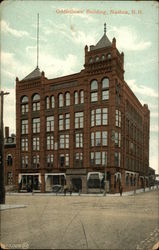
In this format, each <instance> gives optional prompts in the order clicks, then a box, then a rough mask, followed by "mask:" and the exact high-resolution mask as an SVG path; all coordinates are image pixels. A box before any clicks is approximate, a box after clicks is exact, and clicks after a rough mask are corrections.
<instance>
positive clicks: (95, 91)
mask: <svg viewBox="0 0 159 250" xmlns="http://www.w3.org/2000/svg"><path fill="white" fill-rule="evenodd" d="M97 101H98V83H97V81H96V80H93V81H91V102H97Z"/></svg>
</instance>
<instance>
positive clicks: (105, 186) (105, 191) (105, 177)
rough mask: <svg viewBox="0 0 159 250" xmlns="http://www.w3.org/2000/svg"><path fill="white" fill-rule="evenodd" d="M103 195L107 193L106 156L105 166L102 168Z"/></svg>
mask: <svg viewBox="0 0 159 250" xmlns="http://www.w3.org/2000/svg"><path fill="white" fill-rule="evenodd" d="M104 172H105V174H104V184H105V185H104V196H106V195H107V165H106V158H105V168H104Z"/></svg>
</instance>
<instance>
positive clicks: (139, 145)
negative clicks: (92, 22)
mask: <svg viewBox="0 0 159 250" xmlns="http://www.w3.org/2000/svg"><path fill="white" fill-rule="evenodd" d="M84 60H85V62H84V69H82V70H81V71H80V72H79V73H76V74H72V75H67V76H64V77H58V78H54V79H48V78H47V77H46V76H45V73H44V72H40V70H39V68H38V67H37V68H36V69H35V70H34V71H33V72H31V73H30V74H29V75H28V76H26V77H25V78H24V79H23V80H19V79H18V78H16V183H17V187H18V188H19V189H20V190H25V189H27V186H28V185H31V187H32V189H34V190H39V191H42V192H45V191H51V190H52V186H53V185H56V184H61V185H64V184H65V183H67V185H69V184H70V183H71V184H72V186H73V189H74V190H75V191H79V190H81V191H82V192H84V193H86V192H97V191H99V192H103V191H104V190H105V189H106V191H107V192H112V193H114V192H118V191H119V187H120V186H121V185H122V187H123V189H124V190H132V189H135V188H140V187H144V186H145V184H146V183H147V185H148V181H147V180H148V169H149V123H150V112H149V109H148V106H147V105H146V104H145V105H143V106H142V105H141V103H140V102H139V100H138V99H137V98H136V96H135V95H134V93H133V92H132V90H131V89H130V88H129V86H128V85H127V83H126V82H125V80H124V54H123V52H122V53H120V52H119V51H118V49H117V47H116V39H115V38H113V40H112V42H110V40H109V39H108V37H107V35H106V30H104V35H103V36H102V38H101V39H100V40H99V42H98V43H97V44H96V45H95V46H93V45H92V46H90V48H88V46H87V45H86V46H85V58H84Z"/></svg>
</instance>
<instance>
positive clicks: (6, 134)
mask: <svg viewBox="0 0 159 250" xmlns="http://www.w3.org/2000/svg"><path fill="white" fill-rule="evenodd" d="M8 137H9V127H5V138H8Z"/></svg>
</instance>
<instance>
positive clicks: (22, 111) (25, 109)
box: [21, 95, 28, 115]
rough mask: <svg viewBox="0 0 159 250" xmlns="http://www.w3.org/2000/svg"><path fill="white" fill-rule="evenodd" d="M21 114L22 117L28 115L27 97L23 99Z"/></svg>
mask: <svg viewBox="0 0 159 250" xmlns="http://www.w3.org/2000/svg"><path fill="white" fill-rule="evenodd" d="M21 113H22V115H23V114H25V113H28V97H27V96H26V95H25V96H23V97H22V99H21Z"/></svg>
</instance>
